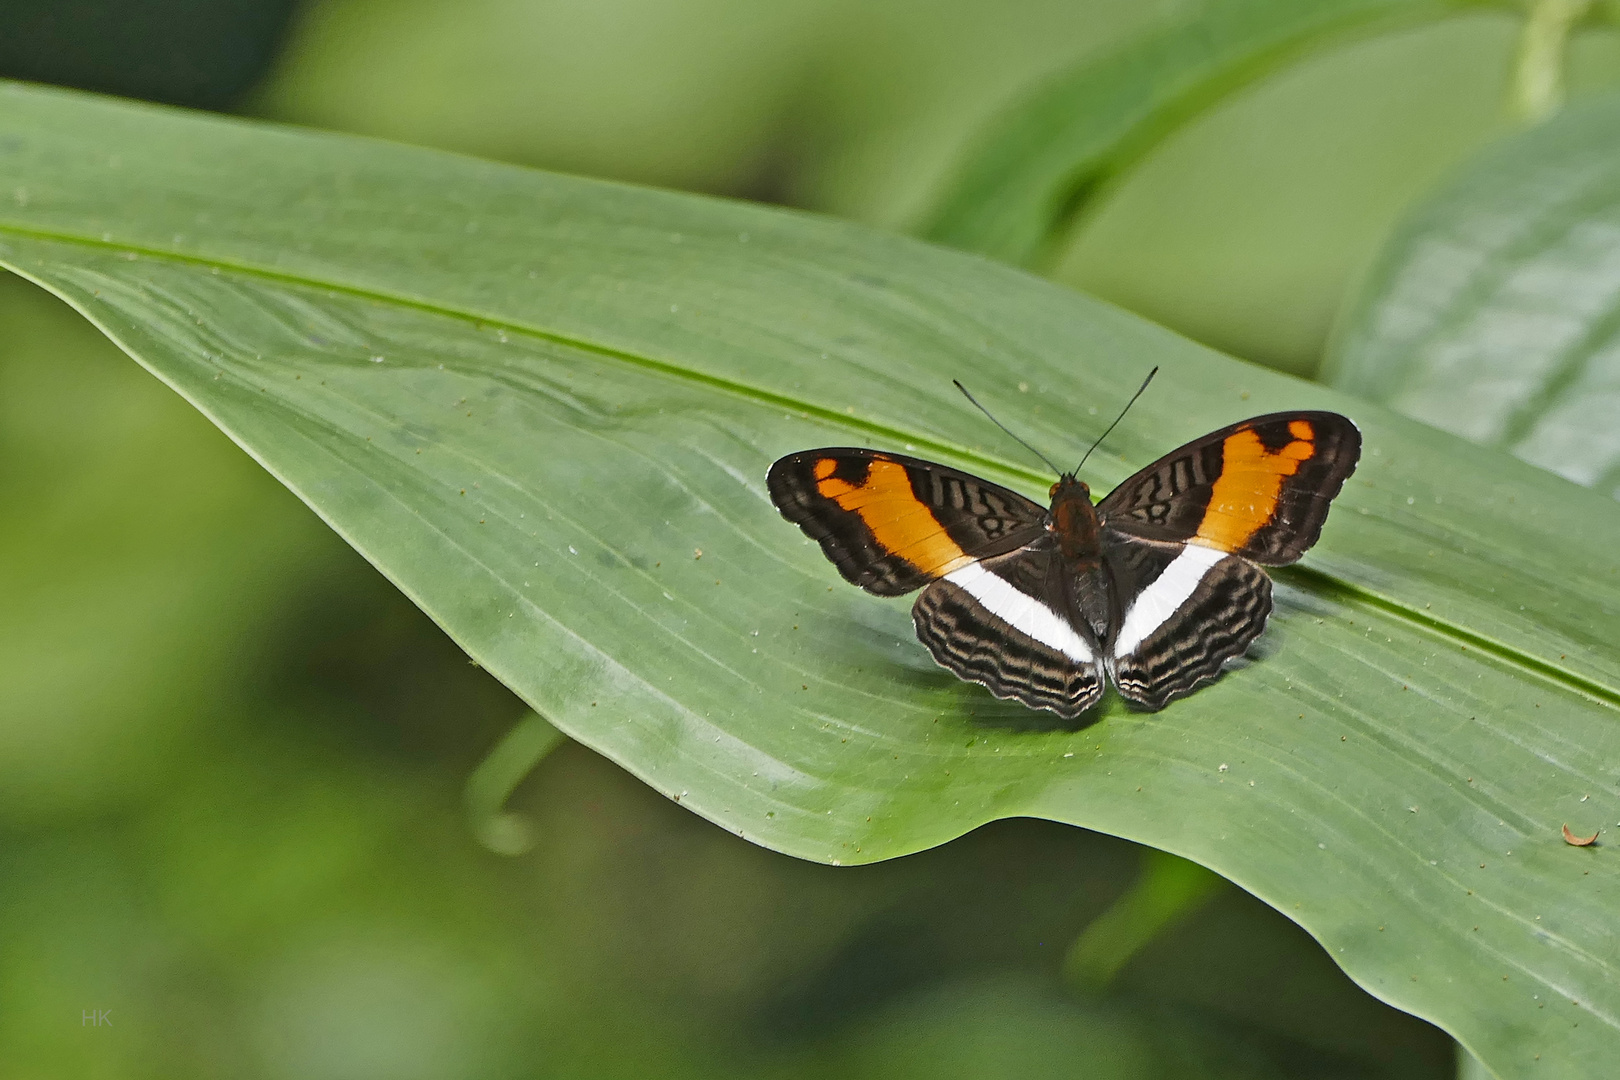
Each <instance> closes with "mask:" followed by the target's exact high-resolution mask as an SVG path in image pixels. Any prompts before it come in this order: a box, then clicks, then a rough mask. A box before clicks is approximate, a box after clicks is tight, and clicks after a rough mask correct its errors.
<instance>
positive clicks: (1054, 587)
mask: <svg viewBox="0 0 1620 1080" xmlns="http://www.w3.org/2000/svg"><path fill="white" fill-rule="evenodd" d="M1065 575H1066V571H1065V568H1064V565H1063V560H1062V557H1061V556H1060V555H1059V553H1058V552H1057V551H1056V550H1055V548H1054V546H1053V545H1052V544H1051V543H1050V542H1049V541H1047V540H1044V539H1043V540H1041V541H1039V542H1037V543H1035V544H1033V545H1031V546H1030V547H1027V548H1024V549H1022V550H1020V551H1015V552H1013V553H1012V554H1010V555H1001V556H998V557H996V558H990V559H986V560H984V561H983V562H976V563H972V564H970V565H968V566H966V567H963V568H962V569H960V570H955V571H953V572H952V573H951V575H950V577H948V578H945V579H943V580H940V581H936V582H934V583H933V584H932V585H930V586H928V588H926V589H924V590H923V592H922V595H921V596H919V597H917V602H916V603H915V604H914V605H912V608H911V620H912V622H913V623H915V624H916V627H917V638H918V640H920V641H921V642H922V643H923V644H924V645H926V646H928V651H929V652H931V653H933V654H934V659H935V660H937V661H939V663H940V666H942V667H946V668H949V669H950V670H951V671H953V672H955V673H956V674H957V675H958V676H960V677H961V678H964V679H967V680H969V681H971V682H976V683H982V684H983V685H984V686H986V687H988V688H989V690H990V692H991V693H992V694H994V695H996V696H997V697H1000V698H1012V699H1013V700H1015V701H1020V702H1022V703H1023V704H1025V705H1028V706H1029V707H1030V708H1032V709H1050V710H1051V711H1052V712H1055V713H1057V714H1058V715H1059V716H1061V717H1063V718H1065V719H1069V720H1072V719H1074V718H1075V717H1077V716H1079V715H1080V714H1081V713H1083V712H1085V711H1086V710H1087V709H1089V708H1091V707H1092V706H1093V705H1095V704H1097V701H1098V699H1100V698H1101V697H1102V692H1103V669H1102V656H1101V653H1102V650H1101V648H1100V647H1099V646H1098V644H1097V640H1096V638H1095V637H1094V636H1093V635H1092V632H1091V628H1090V627H1088V626H1086V625H1085V624H1084V623H1083V622H1076V621H1075V620H1073V619H1072V618H1071V617H1070V616H1069V614H1068V607H1069V605H1068V604H1066V603H1065V602H1064V588H1065V586H1064V577H1065Z"/></svg>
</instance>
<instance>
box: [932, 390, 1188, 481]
mask: <svg viewBox="0 0 1620 1080" xmlns="http://www.w3.org/2000/svg"><path fill="white" fill-rule="evenodd" d="M1158 373H1159V369H1158V368H1157V367H1155V368H1154V369H1153V370H1152V371H1150V372H1148V373H1147V378H1145V379H1143V380H1142V385H1141V386H1139V387H1137V388H1136V393H1134V394H1132V395H1131V400H1129V401H1127V402H1126V403H1125V407H1124V408H1123V409H1121V410H1119V415H1118V416H1116V417H1114V422H1113V423H1112V424H1109V425H1108V431H1113V430H1114V429H1115V428H1117V427H1118V426H1119V422H1120V421H1121V420H1123V419H1125V414H1126V413H1128V412H1130V411H1131V406H1132V405H1135V404H1136V399H1137V398H1139V397H1141V396H1142V391H1143V390H1146V389H1147V387H1148V383H1150V382H1152V381H1153V376H1155V375H1157V374H1158ZM963 393H967V391H965V390H964V391H963ZM1108 431H1105V432H1103V433H1102V434H1101V435H1099V436H1097V441H1096V442H1094V443H1092V444H1091V450H1095V449H1097V447H1099V446H1101V445H1102V441H1103V440H1104V439H1106V438H1108ZM1091 450H1087V451H1086V457H1083V458H1081V459H1080V464H1079V465H1076V466H1075V467H1074V471H1075V472H1079V471H1080V470H1081V469H1082V468H1083V467H1084V466H1085V464H1086V458H1088V457H1090V456H1091ZM1070 475H1071V476H1072V475H1073V473H1071V474H1070Z"/></svg>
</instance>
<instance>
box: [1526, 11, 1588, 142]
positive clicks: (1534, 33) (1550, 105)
mask: <svg viewBox="0 0 1620 1080" xmlns="http://www.w3.org/2000/svg"><path fill="white" fill-rule="evenodd" d="M1591 6H1592V3H1591V0H1530V5H1529V10H1528V12H1527V13H1526V15H1525V20H1524V29H1523V31H1521V32H1520V34H1519V55H1518V58H1517V60H1516V61H1515V62H1514V66H1513V82H1512V85H1511V87H1510V88H1509V90H1508V111H1509V112H1510V113H1511V114H1512V115H1513V117H1514V119H1516V120H1520V121H1523V122H1524V123H1528V124H1534V123H1537V122H1539V121H1542V120H1545V119H1546V118H1547V117H1549V116H1551V115H1552V114H1553V113H1555V112H1557V111H1558V107H1559V106H1560V105H1562V104H1563V103H1564V52H1565V46H1566V45H1567V44H1568V42H1569V32H1570V30H1571V29H1572V28H1573V27H1574V26H1575V24H1576V23H1578V22H1579V21H1580V20H1581V19H1582V17H1584V16H1585V15H1586V13H1587V11H1588V10H1589V9H1590V8H1591Z"/></svg>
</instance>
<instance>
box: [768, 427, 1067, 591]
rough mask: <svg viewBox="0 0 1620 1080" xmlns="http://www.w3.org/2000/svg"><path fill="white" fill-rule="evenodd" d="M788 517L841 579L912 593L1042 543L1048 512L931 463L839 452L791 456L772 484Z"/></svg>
mask: <svg viewBox="0 0 1620 1080" xmlns="http://www.w3.org/2000/svg"><path fill="white" fill-rule="evenodd" d="M766 486H767V487H768V488H769V490H770V493H771V501H772V502H773V503H775V504H776V508H777V509H778V510H780V511H781V512H782V516H783V517H785V518H787V519H788V520H789V521H791V522H793V523H794V524H795V525H797V526H799V528H801V529H803V530H804V533H805V535H806V536H808V537H810V538H811V539H812V540H815V541H817V542H819V543H820V544H821V550H822V551H823V552H824V553H826V556H827V558H828V559H830V560H832V563H833V565H834V566H836V567H838V570H839V573H841V574H843V575H844V577H845V579H846V580H848V581H851V582H853V583H854V584H856V585H859V586H860V587H861V588H863V589H865V590H866V591H867V592H871V593H876V594H878V595H879V596H899V595H901V594H903V593H908V592H911V591H912V590H913V589H916V588H919V587H921V586H923V585H926V584H928V583H929V582H930V581H934V580H935V579H937V578H940V577H943V576H944V575H946V574H948V573H950V572H951V571H953V570H957V569H960V568H962V567H964V566H967V565H968V564H970V563H972V562H973V561H974V560H976V559H981V558H985V557H988V556H992V555H999V554H1004V553H1005V552H1008V551H1013V550H1016V549H1017V548H1020V547H1023V546H1024V545H1026V544H1028V543H1030V542H1031V541H1032V540H1035V539H1036V538H1038V537H1040V536H1041V535H1042V534H1043V532H1044V528H1043V525H1042V522H1043V520H1044V519H1045V516H1046V509H1045V507H1043V506H1041V505H1039V504H1038V503H1034V502H1031V501H1030V500H1029V499H1026V498H1024V497H1023V496H1022V495H1020V494H1018V493H1017V492H1015V491H1009V490H1007V489H1006V488H1004V487H1000V486H998V485H996V484H992V483H990V482H989V481H987V480H981V479H979V478H978V477H976V476H970V475H969V474H967V473H964V472H960V471H958V470H956V469H952V468H949V467H947V466H944V465H939V464H936V463H934V462H931V461H921V460H919V459H917V458H910V457H905V456H903V455H900V454H887V453H881V452H879V451H875V450H864V449H857V448H848V447H837V448H831V449H825V450H806V451H803V452H801V453H797V454H789V455H788V456H787V457H784V458H781V459H779V460H778V461H777V462H776V464H774V465H772V466H771V471H770V473H769V474H768V475H767V476H766Z"/></svg>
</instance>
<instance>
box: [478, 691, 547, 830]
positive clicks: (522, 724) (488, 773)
mask: <svg viewBox="0 0 1620 1080" xmlns="http://www.w3.org/2000/svg"><path fill="white" fill-rule="evenodd" d="M566 741H567V736H565V735H564V734H563V733H562V732H560V731H558V730H557V729H556V728H554V727H552V726H551V725H550V724H549V723H547V722H546V719H545V717H543V716H541V715H540V714H539V713H535V712H531V713H528V714H527V715H525V716H524V717H523V719H521V720H519V721H518V722H517V723H516V724H515V725H513V727H512V730H511V731H508V732H507V733H506V735H505V736H504V737H503V738H502V739H501V741H500V742H498V743H496V744H495V749H493V750H491V751H490V752H489V755H488V756H487V757H485V758H484V760H483V761H481V762H479V764H478V768H476V769H474V770H473V771H472V775H471V776H469V777H468V778H467V790H466V794H465V800H466V806H467V821H468V823H469V824H470V825H471V826H472V831H473V834H474V835H475V836H477V837H478V842H479V843H481V844H483V845H484V846H485V847H487V848H489V849H490V850H491V851H493V852H496V853H497V854H500V855H521V854H523V853H524V852H525V851H528V850H529V849H530V848H531V847H533V846H534V829H533V827H532V826H531V825H530V824H529V822H528V821H527V820H525V819H524V818H523V816H522V815H520V814H514V813H512V812H511V811H510V810H503V809H501V807H502V806H504V805H505V803H506V800H507V799H508V798H509V797H510V796H511V794H512V792H513V791H514V790H516V788H517V786H518V785H519V784H520V783H522V782H523V778H524V777H525V776H528V775H529V773H531V772H533V771H534V767H535V766H536V765H538V764H540V762H541V761H542V760H544V758H545V756H546V755H547V754H549V753H551V752H552V751H553V750H555V749H556V748H557V747H558V746H560V745H562V744H563V743H564V742H566Z"/></svg>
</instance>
